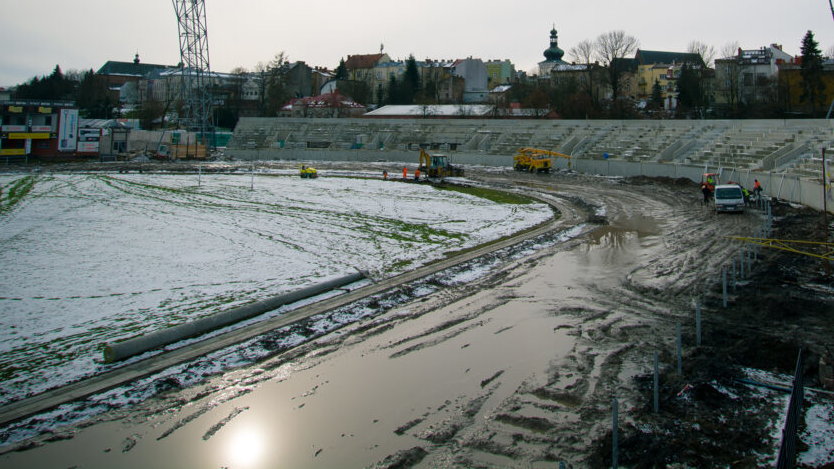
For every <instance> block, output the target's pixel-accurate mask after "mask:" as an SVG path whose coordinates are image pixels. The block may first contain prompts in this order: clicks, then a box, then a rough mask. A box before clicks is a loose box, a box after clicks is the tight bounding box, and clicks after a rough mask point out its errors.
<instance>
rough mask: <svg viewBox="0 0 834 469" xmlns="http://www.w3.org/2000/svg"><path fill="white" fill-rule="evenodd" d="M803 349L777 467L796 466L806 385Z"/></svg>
mask: <svg viewBox="0 0 834 469" xmlns="http://www.w3.org/2000/svg"><path fill="white" fill-rule="evenodd" d="M802 367H803V360H802V349H799V356H798V357H797V358H796V373H795V374H794V377H793V390H792V391H791V400H790V404H788V415H787V418H785V426H784V427H783V428H782V444H781V446H780V447H779V458H778V459H777V460H776V467H777V469H791V468H794V467H796V442H797V439H798V436H797V429H798V427H799V421H800V420H801V418H802V401H803V395H804V392H805V386H804V382H803V379H802Z"/></svg>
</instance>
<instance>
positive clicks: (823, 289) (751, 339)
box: [588, 203, 834, 468]
mask: <svg viewBox="0 0 834 469" xmlns="http://www.w3.org/2000/svg"><path fill="white" fill-rule="evenodd" d="M773 215H774V232H773V233H772V234H771V236H770V237H771V238H773V239H783V240H809V241H810V240H813V241H826V242H829V241H830V239H829V237H828V236H829V235H828V233H831V232H832V230H831V227H827V226H826V224H825V222H824V221H823V220H824V219H823V216H822V214H820V213H819V212H817V211H813V210H809V209H804V208H796V207H794V206H791V205H789V204H779V203H776V204H775V205H774V206H773ZM826 228H828V229H826ZM830 267H831V264H830V263H829V262H828V261H823V260H821V259H819V258H816V257H812V256H808V255H802V254H798V253H794V252H787V251H783V250H776V249H768V248H762V249H761V251H760V253H759V256H758V260H757V261H756V262H755V264H754V266H753V269H754V270H753V272H752V273H751V276H750V278H749V281H746V282H744V283H743V284H740V285H738V287H737V289H736V291H735V292H734V295H733V297H732V303H731V304H730V305H729V307H728V308H727V309H724V308H723V304H722V294H721V286H720V285H717V286H716V287H715V288H714V290H713V291H712V292H711V293H712V294H711V295H709V296H708V297H707V299H706V302H705V304H704V306H703V307H704V311H705V317H710V318H712V317H717V318H719V319H717V320H713V321H711V322H707V323H706V324H705V329H704V342H703V344H702V346H700V347H693V348H691V349H688V350H686V351H685V354H684V360H683V370H682V371H683V373H682V374H680V375H679V374H678V373H677V369H676V367H675V366H668V367H667V368H666V369H662V370H661V373H660V380H659V381H660V383H661V385H660V392H659V397H660V399H659V412H658V413H655V412H654V408H653V399H652V396H653V389H654V379H653V375H652V374H644V375H641V376H639V377H637V378H636V380H637V387H638V389H640V391H641V392H642V393H643V395H644V396H645V399H643V400H642V402H645V403H646V405H644V406H643V407H641V408H637V409H629V413H628V414H629V417H630V418H631V419H633V421H632V423H628V424H623V425H621V427H620V438H619V443H618V444H619V463H620V464H622V465H624V466H629V467H638V468H640V467H667V466H669V465H680V466H681V467H756V466H758V465H760V464H762V460H763V456H762V455H773V454H776V453H777V452H778V445H779V441H774V434H777V435H778V433H779V430H778V429H777V430H776V431H774V428H773V425H774V424H773V422H781V421H782V417H781V416H779V415H777V414H778V413H780V412H781V411H782V410H781V409H776V408H774V406H773V403H772V399H766V398H764V397H763V393H762V392H761V391H760V390H759V389H757V387H756V386H749V385H745V384H743V383H742V382H740V381H739V380H741V379H744V377H745V375H744V370H745V369H751V368H752V369H757V370H766V371H768V372H771V373H778V374H782V375H784V376H792V375H793V374H794V370H795V367H796V363H797V356H798V353H799V350H800V349H802V351H803V355H804V362H805V366H804V368H803V373H804V379H805V386H806V387H808V386H811V387H818V386H821V382H820V379H819V366H818V364H819V361H820V357H822V356H825V355H829V356H830V354H831V352H832V351H834V339H832V335H831V330H832V327H831V326H832V321H834V320H833V319H832V318H831V312H832V311H834V295H832V291H834V277H833V276H832V275H831V269H830ZM684 341H685V342H689V343H692V342H694V338H693V337H685V339H684ZM661 362H662V363H676V357H673V356H671V354H670V356H665V357H661ZM785 395H787V393H786V394H785ZM800 451H801V444H800ZM612 458H613V456H612V441H611V433H610V432H609V433H608V434H607V435H605V436H604V437H603V438H601V439H599V440H597V442H596V444H595V451H594V453H593V455H592V456H591V458H590V459H589V461H588V462H589V463H590V464H591V465H592V466H594V467H602V466H608V467H610V466H611V463H612ZM764 459H765V460H767V461H768V462H769V459H768V457H764Z"/></svg>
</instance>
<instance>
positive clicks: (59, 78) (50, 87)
mask: <svg viewBox="0 0 834 469" xmlns="http://www.w3.org/2000/svg"><path fill="white" fill-rule="evenodd" d="M77 86H78V82H76V81H74V80H71V79H68V78H66V77H64V73H63V72H62V71H61V67H60V66H59V65H56V66H55V68H54V69H53V70H52V73H51V74H50V75H49V76H43V77H40V78H38V77H34V78H32V79H31V80H29V81H28V82H26V83H24V84H22V85H20V86H18V87H17V90H16V91H15V98H17V99H73V98H74V94H75V90H76V88H77Z"/></svg>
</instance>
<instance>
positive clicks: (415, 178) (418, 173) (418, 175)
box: [414, 168, 420, 182]
mask: <svg viewBox="0 0 834 469" xmlns="http://www.w3.org/2000/svg"><path fill="white" fill-rule="evenodd" d="M414 180H415V181H418V182H419V181H420V168H417V169H416V170H415V171H414Z"/></svg>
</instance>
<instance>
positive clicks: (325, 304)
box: [2, 204, 579, 422]
mask: <svg viewBox="0 0 834 469" xmlns="http://www.w3.org/2000/svg"><path fill="white" fill-rule="evenodd" d="M560 208H563V209H565V211H564V213H563V217H562V218H561V219H559V220H550V221H548V222H546V223H544V224H543V225H541V226H539V227H538V228H535V229H532V230H528V231H525V232H522V233H518V234H516V235H515V236H513V237H508V238H505V239H501V240H499V241H497V242H493V243H489V244H487V245H484V246H481V247H479V248H476V249H473V250H470V251H467V252H465V253H462V254H460V255H459V256H456V257H453V258H447V259H444V260H441V261H438V262H436V263H433V264H430V265H427V266H424V267H422V268H420V269H416V270H414V271H409V272H407V273H404V274H401V275H399V276H397V277H394V278H390V279H386V280H385V281H383V282H380V283H379V284H376V285H372V286H370V287H363V288H362V289H360V290H357V291H355V292H354V291H352V292H349V293H347V294H345V295H342V296H341V297H337V298H331V299H327V300H324V301H322V302H320V303H317V304H315V305H311V306H310V307H302V308H301V311H298V312H294V313H293V314H289V315H285V316H283V317H281V318H278V319H277V320H270V321H266V322H265V323H264V324H256V325H253V326H247V327H244V328H242V329H239V330H236V331H233V332H231V333H229V334H227V337H224V338H222V340H221V338H217V337H215V338H212V339H211V340H209V341H206V342H207V343H205V344H203V343H197V344H193V345H191V346H189V347H186V349H187V350H174V351H172V352H166V353H163V354H162V355H160V356H157V357H152V358H151V359H149V360H145V361H144V362H140V363H131V364H128V365H126V366H124V367H122V368H117V369H115V370H113V372H112V373H106V374H100V375H96V376H93V377H91V378H90V379H89V380H82V381H79V382H77V383H73V384H70V385H68V386H66V387H64V388H59V389H53V390H50V391H48V392H46V393H44V394H41V395H37V396H35V397H34V398H33V399H27V400H23V401H17V402H14V403H12V404H9V405H7V406H5V408H4V409H3V414H2V417H3V418H4V419H5V420H4V421H5V422H9V421H13V420H17V419H19V418H22V417H23V416H26V415H30V414H31V413H32V412H33V411H32V410H31V409H32V408H36V409H42V408H43V406H44V403H46V404H45V405H46V408H51V407H53V406H55V405H56V404H55V403H53V402H52V401H54V400H55V398H56V397H57V396H61V395H63V396H64V397H62V398H61V397H59V398H58V399H59V400H60V402H59V403H63V402H65V401H66V402H69V401H71V400H75V399H77V398H79V397H83V396H84V395H90V393H94V392H101V391H102V390H106V389H111V388H112V387H114V386H117V385H119V384H122V383H123V382H125V380H136V379H138V378H140V377H144V376H148V375H150V374H152V373H155V372H158V371H161V370H162V369H165V368H168V367H170V366H173V365H174V364H176V363H181V362H182V361H183V360H189V359H194V357H198V356H201V355H204V354H207V353H209V352H210V351H213V350H217V349H220V348H223V347H225V346H229V345H230V344H233V343H239V342H241V341H243V340H246V339H247V338H249V337H252V336H254V335H257V334H262V333H264V332H265V331H268V330H270V329H272V328H275V327H279V326H276V325H275V323H276V322H277V323H281V324H288V323H291V322H295V321H298V320H299V318H307V317H310V316H311V315H312V314H317V313H318V312H320V310H322V309H323V308H324V310H328V309H333V308H334V306H333V305H342V304H345V303H346V302H350V301H356V300H357V299H358V298H360V296H364V295H367V294H368V291H372V292H382V291H385V290H387V289H390V288H392V286H396V285H400V284H404V283H407V282H410V281H413V280H415V279H419V278H422V277H425V276H427V275H429V274H430V273H432V272H440V271H443V270H445V269H448V268H450V267H453V266H456V265H459V264H462V263H465V262H469V261H471V260H473V259H476V258H478V257H481V256H485V255H486V256H487V257H488V256H489V253H493V252H496V251H498V250H501V249H508V248H509V247H510V246H514V245H515V243H518V242H519V241H520V240H525V242H529V240H533V239H536V238H538V237H541V236H543V235H544V234H545V233H550V232H554V233H561V232H560V231H558V229H559V228H562V229H564V227H566V226H572V224H573V223H576V222H577V221H579V218H578V217H577V216H576V212H575V211H574V210H573V209H571V208H570V207H569V205H565V204H560ZM255 331H257V332H255ZM208 342H211V344H208ZM183 356H184V357H183ZM174 357H177V358H174ZM172 358H173V360H176V361H171V360H172ZM147 362H159V364H158V365H153V366H149V365H148V364H147ZM79 389H95V391H90V390H87V391H81V393H82V394H79V391H78V390H79Z"/></svg>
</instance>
